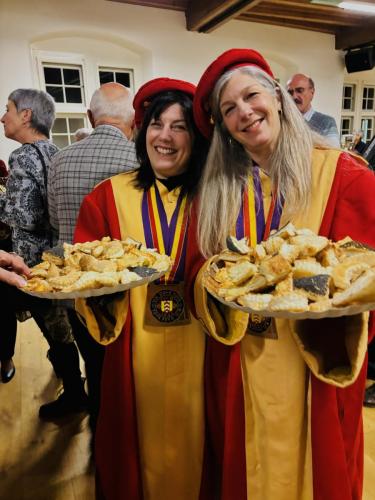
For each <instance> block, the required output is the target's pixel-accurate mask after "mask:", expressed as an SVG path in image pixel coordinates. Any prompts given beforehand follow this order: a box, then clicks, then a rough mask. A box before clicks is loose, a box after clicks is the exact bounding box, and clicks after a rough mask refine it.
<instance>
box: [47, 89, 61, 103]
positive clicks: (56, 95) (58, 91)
mask: <svg viewBox="0 0 375 500" xmlns="http://www.w3.org/2000/svg"><path fill="white" fill-rule="evenodd" d="M46 91H47V92H48V94H50V95H51V96H52V97H53V98H54V99H55V101H56V102H64V92H63V88H62V87H51V86H49V85H47V86H46Z"/></svg>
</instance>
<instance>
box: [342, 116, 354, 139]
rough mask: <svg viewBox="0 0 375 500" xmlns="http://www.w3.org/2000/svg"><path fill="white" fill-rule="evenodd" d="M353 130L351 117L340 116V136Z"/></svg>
mask: <svg viewBox="0 0 375 500" xmlns="http://www.w3.org/2000/svg"><path fill="white" fill-rule="evenodd" d="M352 132H353V117H352V116H342V117H341V136H343V135H347V134H351V133H352Z"/></svg>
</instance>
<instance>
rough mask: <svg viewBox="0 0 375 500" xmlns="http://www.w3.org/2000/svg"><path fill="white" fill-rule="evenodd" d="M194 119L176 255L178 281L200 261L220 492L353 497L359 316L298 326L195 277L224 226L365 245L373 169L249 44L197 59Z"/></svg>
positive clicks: (365, 326) (231, 230)
mask: <svg viewBox="0 0 375 500" xmlns="http://www.w3.org/2000/svg"><path fill="white" fill-rule="evenodd" d="M194 116H195V120H196V123H197V125H198V126H199V128H200V130H201V131H202V133H204V134H205V135H206V136H207V137H211V138H212V142H211V146H210V150H209V153H208V157H207V162H206V165H205V168H204V172H203V174H202V179H201V185H200V190H199V194H198V197H197V199H198V200H199V203H198V207H197V221H196V220H194V219H192V224H191V225H190V230H191V234H192V238H194V239H192V245H189V246H188V250H187V265H188V267H189V271H190V272H189V280H192V281H193V279H194V277H195V276H196V274H197V271H198V270H199V274H198V275H197V278H196V280H195V286H194V299H195V308H196V313H197V316H198V318H199V319H200V320H201V322H202V323H203V324H204V325H205V327H206V331H207V333H209V335H210V337H211V338H210V339H209V340H208V342H207V351H206V360H205V362H206V374H207V379H206V384H207V385H206V404H207V415H208V427H209V429H210V430H211V438H212V443H211V444H212V446H211V450H213V451H214V456H215V459H216V464H217V470H218V478H217V481H215V482H216V484H217V485H218V489H219V491H220V495H219V498H220V499H221V500H233V499H236V500H246V499H252V500H265V499H277V500H284V499H285V500H300V499H314V500H318V499H319V500H320V499H330V500H343V499H345V500H352V499H357V498H361V494H362V478H363V430H362V399H363V392H364V385H365V379H366V369H365V368H366V367H365V363H364V360H365V356H366V345H367V337H368V334H370V336H371V334H373V331H374V330H373V329H372V328H371V323H370V325H369V315H368V313H363V314H358V315H355V316H343V317H338V318H332V317H330V318H323V319H319V320H303V321H298V322H297V321H293V320H289V319H286V318H270V317H263V316H262V315H260V314H248V313H245V312H242V311H238V310H235V309H231V308H229V307H226V306H223V305H222V304H220V303H218V302H217V301H216V300H215V299H213V298H212V297H211V296H210V295H209V294H208V293H207V291H206V290H205V288H204V284H203V281H202V276H204V272H205V270H206V269H207V266H209V263H210V261H208V262H207V263H206V264H204V260H205V259H207V258H209V259H210V258H211V257H212V256H213V255H215V254H217V253H219V252H221V251H222V250H223V249H225V248H226V238H227V237H228V236H229V235H235V236H236V237H237V238H238V239H241V238H243V237H247V238H248V241H249V244H250V245H251V246H252V247H256V245H257V244H259V243H260V242H261V241H262V240H266V239H267V238H268V236H269V234H270V230H272V229H278V228H279V227H282V226H283V225H285V224H286V223H287V222H288V221H290V222H292V224H293V225H294V226H295V227H296V228H298V229H301V228H307V229H309V230H310V231H313V232H315V233H319V234H320V235H322V236H326V237H327V238H330V239H332V240H333V241H338V240H340V239H342V238H344V237H346V236H350V237H351V238H353V239H354V240H357V241H360V242H362V243H365V244H368V245H371V246H374V244H375V239H374V231H373V230H372V228H373V227H374V223H375V205H374V203H373V196H374V189H375V177H374V175H373V173H372V172H371V171H370V170H369V169H368V168H367V167H366V166H365V165H364V164H363V162H361V161H360V160H358V159H357V158H356V157H354V156H352V155H350V154H348V153H345V152H342V151H340V150H335V149H331V148H330V147H329V146H328V145H327V144H325V143H323V140H322V138H320V137H319V136H317V135H315V134H314V133H312V132H311V130H310V129H309V127H308V126H307V125H306V123H305V121H304V120H303V117H302V115H301V113H300V112H299V111H298V109H297V108H296V106H295V104H294V102H293V101H292V100H291V98H290V96H289V95H288V93H287V92H286V91H285V89H283V87H282V86H281V85H280V84H279V83H278V82H277V81H276V80H275V79H274V77H273V73H272V70H271V68H270V66H269V65H268V63H267V61H266V60H265V59H264V58H263V57H262V55H261V54H259V53H258V52H257V51H255V50H251V49H232V50H228V51H226V52H224V53H223V54H222V55H220V56H219V57H218V58H217V59H216V60H215V61H214V62H213V63H212V64H211V65H210V66H209V67H208V68H207V70H206V71H205V72H204V74H203V76H202V77H201V80H200V82H199V83H198V86H197V90H196V93H195V97H194ZM217 220H219V221H220V224H217ZM195 222H196V225H195ZM196 234H198V248H199V250H200V255H199V251H198V249H197V245H196V243H197V242H196V239H195V238H196ZM189 242H190V238H189ZM261 248H262V247H261ZM191 285H192V283H191ZM293 286H294V285H293ZM191 288H193V287H192V286H191ZM372 325H373V323H372Z"/></svg>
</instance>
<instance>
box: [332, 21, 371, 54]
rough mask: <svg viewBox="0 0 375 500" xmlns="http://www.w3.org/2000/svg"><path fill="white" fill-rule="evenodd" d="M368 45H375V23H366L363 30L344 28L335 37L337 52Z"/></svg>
mask: <svg viewBox="0 0 375 500" xmlns="http://www.w3.org/2000/svg"><path fill="white" fill-rule="evenodd" d="M366 45H375V21H371V22H368V23H366V24H365V25H364V26H362V27H361V29H358V28H342V29H340V30H338V32H337V34H336V37H335V48H336V49H337V50H340V49H341V50H348V49H354V48H357V47H363V46H366Z"/></svg>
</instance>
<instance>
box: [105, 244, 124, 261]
mask: <svg viewBox="0 0 375 500" xmlns="http://www.w3.org/2000/svg"><path fill="white" fill-rule="evenodd" d="M123 255H124V248H123V246H122V243H121V241H111V242H109V243H107V244H106V245H105V247H104V250H103V253H102V254H101V257H102V258H103V259H118V258H119V257H122V256H123Z"/></svg>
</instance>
